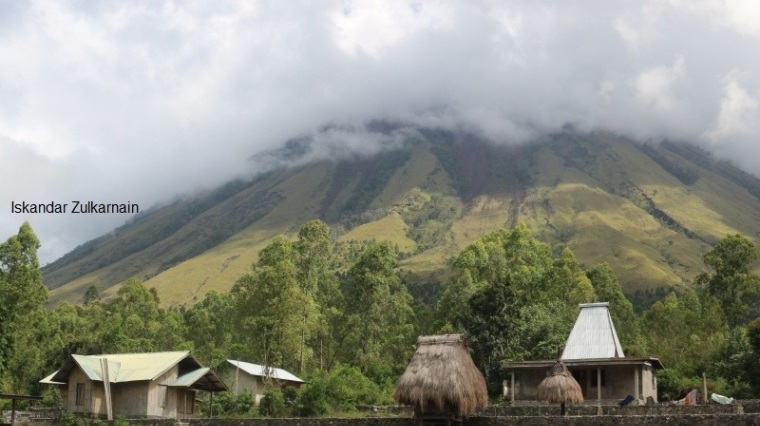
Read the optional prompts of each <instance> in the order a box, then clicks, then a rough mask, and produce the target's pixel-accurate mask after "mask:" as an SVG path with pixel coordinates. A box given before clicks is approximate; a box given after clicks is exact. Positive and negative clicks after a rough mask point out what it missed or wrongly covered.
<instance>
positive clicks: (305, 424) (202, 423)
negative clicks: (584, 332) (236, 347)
mask: <svg viewBox="0 0 760 426" xmlns="http://www.w3.org/2000/svg"><path fill="white" fill-rule="evenodd" d="M111 423H112V424H113V422H111ZM129 424H130V425H132V426H175V425H178V424H182V425H187V426H414V425H415V422H414V420H413V419H410V418H356V419H327V418H325V419H193V420H186V421H185V422H184V423H177V421H176V420H130V421H129ZM466 424H467V425H470V426H507V425H516V426H552V425H568V426H570V425H573V426H599V425H610V426H629V425H631V426H632V425H637V426H638V425H664V426H682V425H694V426H707V425H711V426H712V425H743V426H760V414H680V415H662V416H565V417H560V416H516V417H513V416H508V417H473V418H471V419H470V421H469V422H468V423H466Z"/></svg>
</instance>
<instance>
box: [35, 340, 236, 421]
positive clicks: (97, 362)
mask: <svg viewBox="0 0 760 426" xmlns="http://www.w3.org/2000/svg"><path fill="white" fill-rule="evenodd" d="M40 383H46V384H51V385H56V386H58V387H59V389H60V391H61V395H62V397H63V401H64V407H65V408H66V409H67V410H69V411H70V412H72V413H76V414H79V415H86V416H94V417H106V416H107V414H108V412H109V408H110V411H111V413H112V415H113V416H118V415H122V416H126V417H141V418H190V417H193V412H194V409H195V407H194V405H195V398H196V395H195V394H196V391H207V392H212V393H213V392H219V391H225V390H227V386H226V385H225V384H224V383H223V382H222V381H221V380H220V379H219V378H218V377H217V376H216V375H215V374H214V372H213V371H211V370H210V369H209V368H205V367H203V366H202V365H201V364H200V363H199V362H198V361H197V360H196V359H195V358H193V356H192V355H191V354H190V352H188V351H181V352H153V353H132V354H109V355H71V356H70V357H69V358H68V359H67V360H66V362H64V364H63V366H61V368H60V369H58V371H56V372H55V373H53V374H51V375H49V376H48V377H46V378H44V379H43V380H41V381H40ZM106 385H107V386H106ZM109 396H110V398H109ZM109 399H110V402H109ZM109 405H110V407H109Z"/></svg>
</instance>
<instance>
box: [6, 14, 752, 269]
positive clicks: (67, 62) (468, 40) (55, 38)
mask: <svg viewBox="0 0 760 426" xmlns="http://www.w3.org/2000/svg"><path fill="white" fill-rule="evenodd" d="M368 118H403V119H407V120H418V121H420V122H425V123H447V124H451V123H457V124H460V125H467V126H473V127H475V128H479V129H482V131H484V132H485V133H486V134H488V135H490V136H492V137H493V138H495V139H497V140H499V141H502V142H507V143H514V142H517V141H520V140H524V139H526V138H529V137H530V136H531V135H534V134H535V133H536V132H540V131H543V130H553V129H556V128H558V127H560V126H562V125H563V124H564V123H573V124H575V125H576V126H578V127H580V128H582V129H591V128H606V129H610V130H613V131H617V132H620V133H622V134H625V135H628V136H634V137H636V138H640V139H642V140H646V139H649V138H654V139H655V140H657V139H659V138H661V137H670V138H678V139H685V140H689V141H693V142H694V143H698V144H700V145H702V146H705V147H707V148H708V149H710V150H711V151H712V152H714V153H715V154H716V155H718V156H720V157H723V158H728V159H732V160H734V161H735V162H736V163H737V164H738V165H740V166H741V167H743V168H745V169H746V170H748V171H750V172H753V173H755V174H756V175H760V173H759V172H760V155H758V154H759V153H758V151H760V148H759V147H758V146H757V144H758V143H759V142H760V2H757V1H755V0H732V1H723V0H705V1H702V0H671V1H667V0H662V1H635V2H629V1H609V0H598V1H583V2H572V1H563V2H555V1H551V2H550V1H545V2H544V1H536V0H526V1H494V2H485V1H470V0H468V1H453V0H450V1H387V0H384V1H318V2H315V1H281V0H272V1H259V2H254V1H250V0H241V1H220V0H214V1H157V0H145V1H136V0H135V1H122V2H104V1H96V0H90V1H88V0H82V1H66V2H61V1H54V0H50V1H44V0H40V1H21V0H19V1H3V2H0V159H1V160H2V168H1V169H0V183H1V185H0V240H2V241H4V240H5V239H6V238H8V237H10V236H11V235H13V234H15V233H16V232H17V230H18V227H19V226H20V225H21V224H22V223H23V222H24V221H25V220H27V221H29V222H30V223H31V224H32V227H33V228H34V229H35V231H36V232H37V234H38V236H39V237H40V239H41V241H42V244H43V246H42V248H41V250H40V259H41V261H42V262H43V263H46V262H50V261H53V260H55V259H56V258H57V257H59V256H61V255H63V254H64V253H66V252H67V251H69V250H71V249H73V248H74V247H75V246H77V245H78V244H81V243H83V242H85V241H87V240H89V239H91V238H94V237H96V236H99V235H101V234H103V233H105V232H108V231H109V230H111V229H113V228H114V227H116V226H118V225H120V224H122V223H123V222H124V221H125V220H126V219H127V218H128V215H72V214H65V215H60V214H58V215H57V214H38V215H31V214H30V215H24V214H13V213H11V201H15V202H21V201H26V202H34V203H38V202H50V201H56V202H66V203H70V202H71V200H93V201H96V202H127V201H131V202H133V203H138V204H139V205H140V207H141V208H142V209H147V208H148V207H150V206H151V205H153V204H155V203H157V202H161V201H165V200H167V199H170V198H172V197H174V196H176V195H177V194H186V193H190V192H193V191H196V190H198V189H203V188H209V187H213V186H215V185H217V184H219V183H222V182H224V181H226V180H229V179H231V178H234V177H237V176H244V175H246V174H249V173H251V172H252V170H250V169H251V168H252V164H251V163H250V162H248V161H246V159H247V158H248V157H250V156H251V155H252V154H254V153H256V152H258V151H261V150H263V149H268V148H272V147H275V146H277V145H278V144H280V143H282V142H283V141H284V140H286V139H287V138H290V137H293V136H298V135H302V134H304V133H308V132H310V131H313V130H314V129H316V128H318V127H319V126H321V125H324V124H327V123H352V122H360V121H361V120H364V119H368ZM352 143H353V144H357V141H356V140H353V141H352ZM358 143H359V144H361V141H359V142H358ZM367 143H371V142H367Z"/></svg>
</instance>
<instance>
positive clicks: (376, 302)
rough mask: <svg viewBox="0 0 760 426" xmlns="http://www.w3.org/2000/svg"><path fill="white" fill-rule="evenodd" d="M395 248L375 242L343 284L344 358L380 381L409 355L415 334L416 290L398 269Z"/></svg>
mask: <svg viewBox="0 0 760 426" xmlns="http://www.w3.org/2000/svg"><path fill="white" fill-rule="evenodd" d="M397 262H398V252H397V250H396V248H395V247H394V246H393V245H391V243H389V242H387V241H383V242H380V243H374V242H373V243H370V244H369V245H368V246H367V247H366V249H365V251H364V253H362V255H361V257H360V258H359V260H358V261H357V262H356V263H355V264H354V265H353V266H352V267H351V268H350V269H349V271H348V277H347V281H346V284H345V288H344V297H345V300H346V301H347V303H346V305H345V307H344V314H345V316H344V320H343V339H342V341H343V351H342V353H343V360H344V361H345V362H346V363H348V364H350V365H356V366H360V368H361V372H362V374H365V375H367V376H368V377H370V378H372V379H374V380H376V381H378V382H380V381H382V380H384V379H387V378H390V377H392V376H393V375H394V374H396V373H398V372H399V371H398V370H399V369H400V368H403V365H404V364H405V363H406V362H407V361H408V356H409V349H410V348H411V344H412V342H413V339H414V326H413V318H414V313H413V311H412V309H411V307H410V303H411V296H410V295H409V292H408V291H407V289H406V287H405V286H404V285H403V284H402V282H401V280H400V279H399V277H398V274H397V273H396V271H395V269H394V268H395V266H396V263H397Z"/></svg>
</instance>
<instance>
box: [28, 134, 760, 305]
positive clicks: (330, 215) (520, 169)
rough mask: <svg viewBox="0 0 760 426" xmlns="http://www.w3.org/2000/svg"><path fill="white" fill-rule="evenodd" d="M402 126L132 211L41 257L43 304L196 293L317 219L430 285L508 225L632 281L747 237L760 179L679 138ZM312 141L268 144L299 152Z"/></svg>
mask: <svg viewBox="0 0 760 426" xmlns="http://www.w3.org/2000/svg"><path fill="white" fill-rule="evenodd" d="M398 128H399V126H397V127H394V126H393V125H388V126H385V127H382V126H380V128H378V129H376V130H377V131H381V132H390V131H393V130H397V129H398ZM404 130H405V133H404V135H405V136H404V138H405V142H404V143H403V144H402V146H401V147H396V148H393V149H385V150H383V151H381V152H380V153H378V154H376V155H372V156H364V157H350V158H345V159H342V160H336V161H319V162H312V163H308V164H306V165H303V166H299V167H294V168H279V169H277V170H274V171H272V172H269V173H266V174H264V175H262V176H259V177H257V178H256V179H253V180H251V181H245V182H243V181H239V182H232V183H230V184H228V185H225V186H224V187H222V188H219V189H218V190H216V191H210V192H208V193H206V194H201V195H197V196H194V197H189V198H186V199H183V200H178V201H176V202H174V203H172V204H170V205H168V206H166V207H163V208H161V209H157V210H155V211H153V212H150V213H148V214H145V215H141V216H138V217H137V218H136V219H135V220H133V221H132V222H131V223H129V224H127V225H125V226H123V227H121V228H119V229H117V230H116V231H114V232H113V233H112V234H109V235H106V236H103V237H101V238H98V239H96V240H93V241H91V242H89V243H87V244H85V245H83V246H82V247H79V248H77V250H75V251H73V252H72V253H70V254H68V255H67V256H65V257H64V258H62V259H60V260H59V261H56V262H54V263H53V264H51V265H48V266H47V267H46V268H45V269H44V270H43V274H44V277H45V282H46V284H47V285H48V286H49V287H50V288H51V289H52V291H51V301H52V303H57V302H60V301H62V300H69V301H73V302H77V301H79V300H81V297H82V295H83V294H84V292H85V290H86V289H87V287H89V286H90V285H95V286H96V287H98V289H99V290H100V291H101V293H103V294H104V295H106V296H108V295H109V294H112V293H113V292H115V291H116V289H117V288H118V285H119V284H120V283H122V282H123V281H124V280H126V279H127V278H129V277H131V276H138V277H140V278H143V279H145V280H147V284H148V285H149V286H152V287H155V288H156V289H157V290H158V292H159V295H160V296H161V298H162V301H163V302H164V303H166V304H185V303H193V302H194V301H195V300H197V299H199V298H202V297H203V295H204V294H205V293H206V292H208V291H209V290H212V289H216V290H220V291H226V290H228V289H229V288H230V287H231V286H232V285H233V284H234V282H235V280H236V279H237V278H238V277H239V276H240V275H242V274H243V273H245V271H246V270H248V268H250V265H251V264H252V263H253V262H254V261H255V260H256V256H257V253H258V251H259V250H260V249H261V248H262V247H264V245H266V243H267V242H268V241H269V240H270V239H271V238H272V237H274V236H275V235H278V234H287V235H291V236H294V235H295V234H296V233H297V231H298V228H299V227H300V225H301V224H302V223H304V222H306V221H307V220H309V219H312V218H315V217H320V218H323V219H324V220H326V221H327V222H328V223H329V224H330V225H331V227H332V228H333V230H334V231H335V233H336V237H337V238H338V241H339V242H342V243H345V244H351V242H352V241H360V240H368V239H373V238H374V239H378V240H380V239H388V240H391V241H393V242H394V243H395V244H397V245H398V246H399V249H400V250H401V252H402V260H401V262H400V264H399V268H401V269H402V270H403V271H404V272H405V273H406V274H409V281H410V282H411V283H413V285H414V286H415V287H416V290H413V291H416V292H417V294H418V295H426V296H431V295H433V294H434V293H435V291H436V290H437V288H438V284H439V283H440V282H441V281H443V280H445V279H446V277H447V274H448V272H449V269H448V265H449V262H450V260H451V259H452V258H453V257H454V256H456V254H457V253H458V252H459V251H460V250H461V249H462V248H464V247H465V246H466V245H467V244H469V243H470V242H472V241H473V240H475V239H476V238H478V237H480V236H481V235H483V234H485V233H488V232H490V231H492V230H494V229H498V228H502V227H512V226H514V225H515V224H517V223H518V222H525V223H526V224H527V225H528V226H529V227H530V228H531V229H532V230H533V232H534V233H535V234H536V235H537V236H538V237H539V238H540V239H542V240H543V241H546V242H548V243H549V244H551V245H552V247H553V248H554V249H555V250H556V251H559V250H561V249H562V248H563V247H569V248H571V249H572V250H573V252H574V253H575V255H576V257H577V258H578V259H579V261H580V262H582V263H584V264H587V265H592V264H596V263H601V262H608V263H609V264H610V265H611V266H612V267H613V269H614V270H615V271H616V272H617V274H618V277H619V278H620V281H621V283H622V284H623V287H624V290H625V291H626V292H629V293H630V292H634V291H636V290H646V289H651V288H656V287H663V286H664V287H672V286H682V285H687V284H688V283H689V282H690V281H691V280H692V279H693V278H694V277H695V276H696V275H697V274H698V273H699V272H701V271H703V265H702V261H701V255H702V254H703V253H704V252H705V251H707V250H709V247H710V245H711V244H713V243H715V242H716V241H717V240H718V239H719V238H722V237H723V236H725V235H726V234H729V233H741V234H743V235H745V236H747V237H749V238H753V239H756V238H757V237H758V234H757V232H758V231H757V230H758V229H760V199H759V198H758V196H759V195H760V181H758V180H757V179H755V178H753V177H752V176H750V175H748V174H746V173H744V172H742V171H740V170H738V169H735V168H733V167H732V166H730V165H729V164H727V163H724V162H720V161H716V160H714V159H713V158H711V157H710V156H709V155H708V154H706V153H705V152H703V151H700V150H698V149H695V148H691V147H689V146H686V145H681V144H676V143H672V142H667V143H664V144H662V145H651V144H647V145H642V144H638V143H635V142H633V141H630V140H628V139H625V138H621V137H619V136H616V135H612V134H608V133H604V132H595V133H591V134H587V133H580V132H575V131H573V130H568V129H566V130H564V131H562V132H560V133H556V134H552V135H548V136H546V137H544V138H541V139H540V140H536V141H534V142H532V143H530V144H524V145H521V146H517V147H514V146H512V147H510V146H507V145H506V144H501V145H500V144H498V143H496V144H494V143H491V142H488V141H485V140H483V139H482V138H480V137H478V136H476V135H472V134H468V133H464V132H452V131H447V130H440V129H419V128H417V129H412V128H408V129H404ZM371 131H372V130H371ZM310 143H311V142H310V140H309V139H308V138H307V139H302V140H299V141H297V142H292V143H289V144H287V145H286V146H285V147H284V148H283V149H282V150H280V151H277V152H273V153H269V155H271V156H273V158H279V159H287V160H292V159H294V158H295V159H297V158H299V157H300V156H302V155H306V154H308V153H309V152H310V150H311V149H312V148H313V147H312V146H311V145H310Z"/></svg>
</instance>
